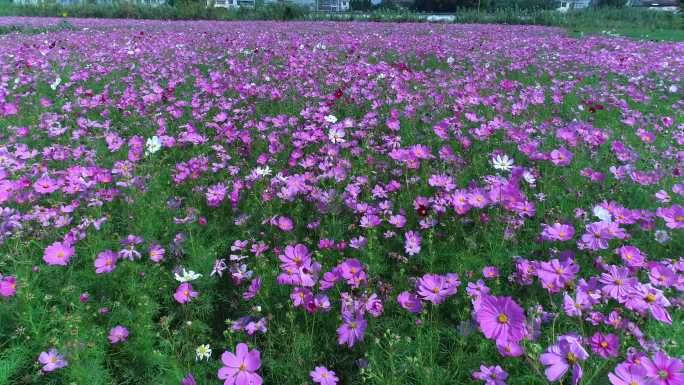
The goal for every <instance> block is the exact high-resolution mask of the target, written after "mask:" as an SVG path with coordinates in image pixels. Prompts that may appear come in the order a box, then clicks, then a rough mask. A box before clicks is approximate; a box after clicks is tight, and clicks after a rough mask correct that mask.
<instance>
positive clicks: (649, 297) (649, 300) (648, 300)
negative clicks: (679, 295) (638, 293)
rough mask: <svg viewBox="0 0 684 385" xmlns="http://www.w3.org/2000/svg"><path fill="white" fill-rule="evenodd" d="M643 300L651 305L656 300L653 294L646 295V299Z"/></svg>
mask: <svg viewBox="0 0 684 385" xmlns="http://www.w3.org/2000/svg"><path fill="white" fill-rule="evenodd" d="M644 300H646V302H648V303H653V302H655V300H656V296H655V295H653V294H646V297H644Z"/></svg>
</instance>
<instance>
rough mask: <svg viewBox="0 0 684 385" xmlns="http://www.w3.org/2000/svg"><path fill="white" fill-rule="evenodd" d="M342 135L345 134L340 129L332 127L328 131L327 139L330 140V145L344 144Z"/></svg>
mask: <svg viewBox="0 0 684 385" xmlns="http://www.w3.org/2000/svg"><path fill="white" fill-rule="evenodd" d="M344 135H345V132H344V130H343V129H342V128H335V127H333V128H331V129H330V131H328V139H330V142H332V143H344V142H345V140H344Z"/></svg>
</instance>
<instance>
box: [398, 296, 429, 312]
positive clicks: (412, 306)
mask: <svg viewBox="0 0 684 385" xmlns="http://www.w3.org/2000/svg"><path fill="white" fill-rule="evenodd" d="M397 302H399V305H400V306H401V307H402V308H404V310H407V311H409V312H411V313H420V312H421V311H423V303H422V302H420V300H419V299H418V297H417V296H416V295H415V294H411V293H409V292H408V291H404V292H402V293H401V294H399V296H397Z"/></svg>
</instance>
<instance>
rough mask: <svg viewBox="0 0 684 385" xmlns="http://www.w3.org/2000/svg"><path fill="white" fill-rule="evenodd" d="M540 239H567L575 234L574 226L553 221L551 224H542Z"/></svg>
mask: <svg viewBox="0 0 684 385" xmlns="http://www.w3.org/2000/svg"><path fill="white" fill-rule="evenodd" d="M542 227H543V228H544V230H543V231H542V234H541V235H542V239H545V240H549V241H568V240H570V239H572V237H573V236H574V235H575V228H574V227H572V226H571V225H565V224H562V223H554V224H553V225H551V226H549V225H542Z"/></svg>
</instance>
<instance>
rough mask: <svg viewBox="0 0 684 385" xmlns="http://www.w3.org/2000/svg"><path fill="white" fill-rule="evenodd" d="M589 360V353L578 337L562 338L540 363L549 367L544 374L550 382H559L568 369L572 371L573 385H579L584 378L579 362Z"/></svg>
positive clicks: (550, 347)
mask: <svg viewBox="0 0 684 385" xmlns="http://www.w3.org/2000/svg"><path fill="white" fill-rule="evenodd" d="M587 358H589V353H587V351H586V350H584V348H583V347H582V344H581V343H580V342H579V340H578V339H577V337H574V336H560V337H558V343H557V344H555V345H552V346H549V348H548V349H547V350H546V353H544V354H542V355H541V356H540V357H539V362H540V363H541V364H542V365H545V366H548V368H546V370H545V371H544V374H546V378H547V379H548V380H549V381H558V380H559V379H560V378H561V377H563V376H564V375H565V374H566V373H567V371H568V369H572V384H573V385H577V383H579V380H580V379H581V378H582V367H581V366H580V365H579V362H580V361H584V360H586V359H587Z"/></svg>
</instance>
